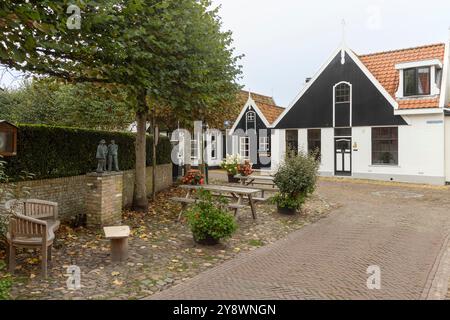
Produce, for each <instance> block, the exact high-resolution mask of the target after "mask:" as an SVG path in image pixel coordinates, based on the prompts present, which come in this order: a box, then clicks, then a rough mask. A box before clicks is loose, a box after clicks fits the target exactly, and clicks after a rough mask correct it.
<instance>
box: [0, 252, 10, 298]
mask: <svg viewBox="0 0 450 320" xmlns="http://www.w3.org/2000/svg"><path fill="white" fill-rule="evenodd" d="M5 269H6V264H5V263H4V262H3V261H2V260H0V300H7V299H9V298H10V295H9V291H10V289H11V286H12V280H11V276H10V275H8V274H4V275H3V271H4V270H5Z"/></svg>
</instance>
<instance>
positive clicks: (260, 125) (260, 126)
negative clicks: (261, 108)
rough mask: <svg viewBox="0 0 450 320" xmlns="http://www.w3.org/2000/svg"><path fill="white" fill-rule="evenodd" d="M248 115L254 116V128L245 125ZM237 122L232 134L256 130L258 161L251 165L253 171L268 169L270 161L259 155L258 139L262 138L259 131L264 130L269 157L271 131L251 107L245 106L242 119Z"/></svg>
mask: <svg viewBox="0 0 450 320" xmlns="http://www.w3.org/2000/svg"><path fill="white" fill-rule="evenodd" d="M248 113H253V114H254V115H255V125H254V126H253V125H248V124H247V114H248ZM237 120H238V123H237V125H236V128H235V131H234V132H233V134H236V130H242V131H243V132H244V133H247V130H250V129H255V130H256V141H257V146H258V161H257V162H256V163H254V164H253V168H255V169H261V168H270V165H271V164H270V161H269V160H268V158H267V157H266V156H261V155H260V150H259V138H260V137H262V136H263V135H262V134H261V131H260V130H266V135H267V138H268V142H269V150H268V151H267V153H268V154H269V155H270V152H271V130H270V129H269V128H268V127H267V126H266V125H265V123H264V121H263V119H261V117H260V116H259V114H258V112H257V111H256V110H255V108H254V107H253V106H251V105H250V106H247V108H246V110H245V112H244V114H243V115H242V117H241V118H240V119H237ZM263 132H264V131H263ZM262 158H265V160H264V161H262Z"/></svg>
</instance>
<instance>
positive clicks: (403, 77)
mask: <svg viewBox="0 0 450 320" xmlns="http://www.w3.org/2000/svg"><path fill="white" fill-rule="evenodd" d="M449 77H450V74H449V43H446V44H433V45H427V46H421V47H416V48H409V49H401V50H394V51H386V52H380V53H373V54H366V55H357V54H355V53H354V51H352V50H351V49H350V48H348V47H347V46H346V45H342V47H340V48H338V49H337V50H336V51H335V52H333V54H332V55H331V57H330V58H329V59H328V61H327V62H326V63H325V64H324V65H323V66H322V67H321V68H320V69H319V71H318V72H317V74H316V75H315V76H314V77H313V78H312V79H311V80H310V81H309V82H308V83H307V85H306V86H305V87H304V88H303V90H302V91H301V92H300V93H299V94H298V96H297V97H296V98H295V100H294V102H293V103H292V104H291V105H290V106H289V107H288V108H286V110H285V111H284V112H283V113H282V114H281V115H280V117H279V118H278V119H277V120H276V121H275V122H274V123H273V125H272V126H271V128H272V137H271V140H272V150H271V151H272V164H271V167H272V170H276V168H277V166H278V165H279V163H280V162H281V161H282V159H283V157H284V155H285V153H286V150H287V149H294V150H304V151H312V150H317V149H318V150H320V161H321V165H320V174H321V175H324V176H351V177H355V178H364V179H378V180H391V181H402V182H416V183H429V184H437V185H443V184H445V183H446V182H450V105H449V102H450V97H449V94H450V88H449V87H450V79H449Z"/></svg>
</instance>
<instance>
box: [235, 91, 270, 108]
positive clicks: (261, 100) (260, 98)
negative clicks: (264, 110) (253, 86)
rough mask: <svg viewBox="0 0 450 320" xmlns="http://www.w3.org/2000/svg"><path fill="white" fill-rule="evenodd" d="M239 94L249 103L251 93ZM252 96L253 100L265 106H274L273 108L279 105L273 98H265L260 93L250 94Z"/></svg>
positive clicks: (243, 92)
mask: <svg viewBox="0 0 450 320" xmlns="http://www.w3.org/2000/svg"><path fill="white" fill-rule="evenodd" d="M239 94H240V95H241V96H242V97H243V98H244V100H245V102H247V99H248V94H249V92H248V91H245V90H241V92H240V93H239ZM250 94H251V95H252V99H253V100H254V101H255V102H256V103H264V104H269V105H273V106H276V105H277V104H276V103H275V100H273V98H272V97H269V96H265V95H262V94H258V93H255V92H250ZM245 102H244V103H245Z"/></svg>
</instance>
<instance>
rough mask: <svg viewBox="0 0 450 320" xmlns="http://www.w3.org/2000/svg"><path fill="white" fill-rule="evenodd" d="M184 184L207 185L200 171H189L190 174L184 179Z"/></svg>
mask: <svg viewBox="0 0 450 320" xmlns="http://www.w3.org/2000/svg"><path fill="white" fill-rule="evenodd" d="M182 183H183V184H189V185H194V186H196V185H203V184H205V177H204V176H203V175H202V174H201V173H200V171H199V170H189V171H188V173H187V174H186V175H185V176H184V177H183V179H182Z"/></svg>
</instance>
